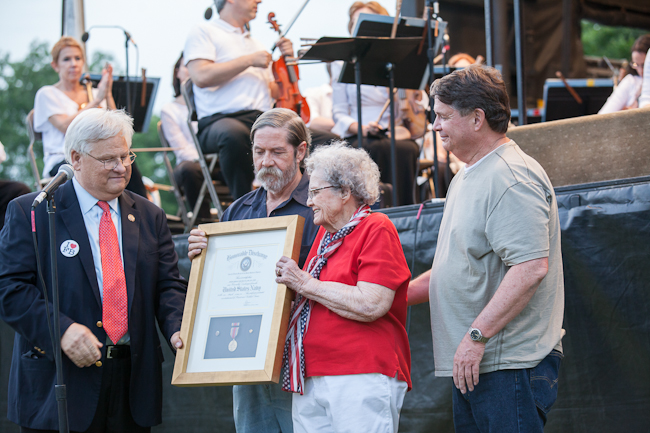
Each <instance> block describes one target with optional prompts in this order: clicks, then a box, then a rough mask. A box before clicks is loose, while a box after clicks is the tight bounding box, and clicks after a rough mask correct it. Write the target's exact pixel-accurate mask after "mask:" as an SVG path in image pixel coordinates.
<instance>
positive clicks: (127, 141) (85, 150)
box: [0, 109, 187, 432]
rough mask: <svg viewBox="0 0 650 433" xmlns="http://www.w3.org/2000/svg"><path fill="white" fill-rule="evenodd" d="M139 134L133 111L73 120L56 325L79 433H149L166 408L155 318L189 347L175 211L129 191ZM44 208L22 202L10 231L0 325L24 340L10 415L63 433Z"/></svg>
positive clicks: (60, 218)
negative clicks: (49, 314) (184, 335)
mask: <svg viewBox="0 0 650 433" xmlns="http://www.w3.org/2000/svg"><path fill="white" fill-rule="evenodd" d="M132 136H133V119H131V118H130V117H129V116H128V115H126V114H125V113H124V112H122V111H106V110H103V109H92V110H87V111H85V112H83V113H82V114H80V115H79V116H77V117H76V118H75V119H74V121H73V122H72V123H71V124H70V127H69V128H68V131H67V134H66V138H65V152H66V159H67V160H68V162H70V164H71V165H72V166H73V168H74V171H75V177H74V179H73V180H72V181H68V182H66V183H65V184H64V185H63V186H62V187H61V188H59V189H58V190H57V191H56V193H55V199H56V207H57V210H56V223H55V224H56V245H55V247H56V251H57V267H58V276H59V293H60V311H61V316H60V321H59V323H58V324H57V326H59V327H60V330H61V349H62V352H63V353H62V358H63V361H62V368H63V378H64V382H65V384H66V386H67V406H68V417H69V425H70V430H71V431H73V432H126V431H128V432H149V431H150V428H151V426H152V425H156V424H159V423H160V422H161V410H162V369H161V364H162V361H163V355H162V349H161V346H160V340H159V339H158V333H157V330H156V321H158V324H159V326H160V329H161V331H162V333H163V334H164V335H165V336H166V338H167V339H169V341H170V343H171V345H172V346H173V347H176V348H179V347H182V341H181V340H180V336H179V335H180V332H179V331H180V326H181V319H182V314H183V305H184V301H185V291H186V288H187V283H186V282H185V281H184V280H183V279H182V278H181V277H180V275H179V272H178V268H177V260H178V258H177V256H176V253H175V251H174V244H173V242H172V239H171V234H170V232H169V228H168V226H167V222H166V218H165V213H164V212H163V211H162V210H161V209H159V208H157V207H156V206H154V205H152V204H151V203H150V202H148V201H147V200H146V199H144V198H142V197H140V196H137V195H135V194H132V193H130V192H129V191H125V190H124V189H125V187H126V185H127V183H128V182H129V179H130V176H131V164H132V163H133V160H134V159H135V155H134V154H133V153H132V152H131V151H130V147H131V138H132ZM33 199H34V194H28V195H26V196H23V197H20V198H18V199H16V200H14V201H12V202H11V203H10V205H9V208H8V210H7V218H6V224H5V227H4V228H3V230H2V232H0V317H1V318H2V319H3V320H4V321H5V322H6V323H7V324H9V325H10V326H11V327H12V328H13V329H14V330H15V331H16V337H15V341H14V349H13V358H12V364H11V374H10V377H9V398H8V406H9V408H8V417H9V419H10V420H11V421H13V422H15V423H16V424H19V425H20V426H21V431H23V432H34V431H37V432H39V431H53V430H55V429H57V428H58V427H57V426H58V416H57V403H56V398H55V393H54V389H55V388H54V386H55V382H56V369H55V364H54V353H53V352H54V351H53V343H52V339H51V337H50V333H49V332H48V323H47V318H46V300H45V298H44V296H43V295H44V293H43V292H44V290H46V291H47V293H48V299H49V300H50V302H51V299H52V288H51V287H50V281H51V277H50V274H51V271H52V270H51V269H50V265H49V263H50V262H49V247H50V245H49V237H48V221H47V213H46V209H45V206H40V207H38V208H36V211H35V219H30V206H31V203H32V201H33ZM32 224H34V226H35V230H36V235H37V238H38V246H39V248H38V258H39V259H40V263H41V267H42V270H43V279H39V278H38V275H37V262H36V260H37V257H36V255H35V252H34V249H33V245H32V235H31V230H32ZM42 281H45V284H46V287H43V285H42ZM49 308H50V310H51V309H52V305H51V304H50V306H49Z"/></svg>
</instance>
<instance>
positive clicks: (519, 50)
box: [514, 0, 528, 126]
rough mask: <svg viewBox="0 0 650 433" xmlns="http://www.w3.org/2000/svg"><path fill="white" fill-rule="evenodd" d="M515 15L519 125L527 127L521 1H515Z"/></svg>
mask: <svg viewBox="0 0 650 433" xmlns="http://www.w3.org/2000/svg"><path fill="white" fill-rule="evenodd" d="M514 13H515V55H516V62H517V107H518V109H519V119H517V120H518V123H519V125H520V126H521V125H525V124H526V123H528V122H527V118H526V117H527V113H526V86H525V82H524V81H525V80H524V78H525V72H526V71H525V69H524V47H523V43H522V38H523V25H522V19H523V15H522V11H521V0H514Z"/></svg>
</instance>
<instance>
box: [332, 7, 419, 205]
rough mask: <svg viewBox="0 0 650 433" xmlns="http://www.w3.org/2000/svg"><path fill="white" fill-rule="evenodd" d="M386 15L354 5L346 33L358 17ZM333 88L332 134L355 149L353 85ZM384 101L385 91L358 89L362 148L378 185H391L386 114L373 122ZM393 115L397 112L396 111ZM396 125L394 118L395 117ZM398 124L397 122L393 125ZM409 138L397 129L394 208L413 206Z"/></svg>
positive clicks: (336, 68) (414, 149) (413, 155)
mask: <svg viewBox="0 0 650 433" xmlns="http://www.w3.org/2000/svg"><path fill="white" fill-rule="evenodd" d="M361 13H367V14H379V15H388V11H386V9H385V8H384V7H383V6H381V5H380V4H379V3H377V2H375V1H370V2H367V3H364V2H361V1H357V2H355V3H353V4H352V6H351V7H350V10H349V15H350V21H349V24H348V30H349V31H350V32H352V30H353V29H354V26H355V25H356V22H357V18H358V17H359V14H361ZM341 68H342V62H334V63H333V64H332V76H333V77H338V76H339V74H340V72H341ZM332 88H333V95H332V97H333V117H334V122H335V126H334V129H332V132H334V133H335V134H338V135H340V136H341V137H344V138H345V139H346V141H348V142H349V143H350V145H351V146H356V145H357V130H358V128H359V125H358V122H357V119H358V117H357V88H356V85H354V84H343V83H338V82H336V80H335V82H334V83H333V84H332ZM387 100H388V88H386V87H379V86H368V85H362V86H361V109H362V113H361V119H362V123H363V124H362V126H361V128H362V134H363V143H362V147H363V148H364V149H365V150H367V151H368V153H369V154H370V157H371V158H372V159H373V160H374V161H375V162H376V163H377V165H378V166H379V171H380V173H381V181H382V182H384V183H392V176H391V159H390V155H391V152H390V139H389V138H387V136H386V135H385V134H384V132H385V131H386V130H387V129H388V125H389V122H390V112H389V110H386V111H385V112H384V114H383V115H382V116H381V119H379V121H377V118H378V116H379V114H380V113H381V111H382V109H383V107H384V104H385V103H386V101H387ZM396 115H397V110H396ZM395 120H396V122H397V120H398V118H397V117H396V119H395ZM397 123H399V122H397ZM410 136H411V134H410V133H409V132H408V130H407V129H406V128H404V127H402V126H397V127H396V131H395V146H396V155H397V161H396V164H397V185H393V188H395V189H396V191H397V203H396V204H397V205H405V204H411V203H413V182H414V181H415V166H416V161H417V158H418V154H419V152H420V149H419V147H418V145H417V144H416V143H415V141H413V140H411V139H410Z"/></svg>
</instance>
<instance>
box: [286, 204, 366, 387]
mask: <svg viewBox="0 0 650 433" xmlns="http://www.w3.org/2000/svg"><path fill="white" fill-rule="evenodd" d="M368 215H370V207H369V206H368V205H365V204H364V205H362V206H361V207H360V208H359V209H357V211H356V212H355V214H354V215H352V218H351V219H350V222H348V223H347V224H346V225H345V227H343V228H342V229H341V230H339V231H337V232H336V233H335V234H334V236H332V235H331V233H329V232H328V233H327V234H325V236H323V238H322V239H321V242H320V245H319V246H318V251H317V253H316V255H315V256H314V257H312V259H311V260H310V261H309V265H308V266H307V272H309V273H310V274H311V276H312V277H314V278H316V279H317V280H318V279H320V273H321V271H322V270H323V266H325V265H326V264H327V259H328V258H329V257H330V256H331V255H332V254H334V251H336V249H337V248H338V247H340V246H341V244H342V243H343V238H344V237H346V236H347V235H349V234H350V233H352V230H354V228H355V227H356V226H357V224H359V223H360V222H361V220H363V219H364V218H365V217H367V216H368ZM313 303H314V301H311V300H309V299H307V298H305V297H304V296H302V295H297V296H296V299H295V301H294V303H293V308H292V309H291V320H290V322H289V329H288V330H287V338H286V340H285V343H284V355H283V357H282V367H283V369H284V376H283V377H282V389H283V390H285V391H288V392H299V393H300V394H301V395H302V394H303V391H304V389H305V352H304V350H303V341H304V338H305V334H306V333H307V328H308V327H309V317H310V314H311V309H312V306H313Z"/></svg>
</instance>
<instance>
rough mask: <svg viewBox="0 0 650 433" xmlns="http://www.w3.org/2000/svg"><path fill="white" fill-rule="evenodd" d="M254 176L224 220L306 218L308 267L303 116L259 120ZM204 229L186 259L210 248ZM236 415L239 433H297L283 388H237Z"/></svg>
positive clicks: (305, 235)
mask: <svg viewBox="0 0 650 433" xmlns="http://www.w3.org/2000/svg"><path fill="white" fill-rule="evenodd" d="M251 141H252V143H253V164H254V166H255V177H256V179H257V180H258V182H259V183H260V184H261V185H262V187H261V188H259V189H257V190H255V191H251V192H249V193H248V194H246V195H244V196H243V197H241V198H240V199H238V200H237V201H235V202H234V203H233V204H232V205H230V207H229V208H228V209H227V210H226V212H224V214H223V218H222V221H239V220H247V219H253V218H265V217H274V216H286V215H301V216H302V217H303V218H304V219H305V226H304V229H303V232H302V244H301V247H300V260H299V262H298V264H299V265H300V267H302V266H303V265H304V264H305V260H306V259H307V255H308V254H309V249H310V248H311V245H312V243H313V242H314V239H315V238H316V233H317V232H318V226H315V225H314V214H313V212H312V210H311V209H310V208H309V207H308V206H307V193H308V190H309V176H308V175H307V174H306V173H304V174H303V173H302V170H301V168H303V161H304V160H305V158H306V157H307V154H308V152H309V146H310V144H311V134H310V133H309V129H307V126H306V125H305V123H304V122H303V121H302V119H301V118H300V116H298V115H297V114H296V113H294V112H293V111H291V110H287V109H286V108H274V109H272V110H269V111H267V112H266V113H264V114H262V115H261V116H260V117H258V118H257V120H256V121H255V123H254V124H253V127H252V128H251ZM207 245H208V239H207V238H206V237H205V233H204V232H202V231H201V230H198V229H194V230H192V231H191V232H190V237H189V252H188V256H189V258H190V259H193V258H194V257H195V256H196V255H198V254H200V253H201V251H202V250H203V249H205V248H207ZM233 412H234V418H235V427H236V429H237V432H238V433H242V432H244V433H246V432H279V431H280V432H283V433H290V432H293V423H292V419H291V393H288V392H284V391H282V387H281V386H280V385H279V384H272V385H238V386H235V387H233Z"/></svg>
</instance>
